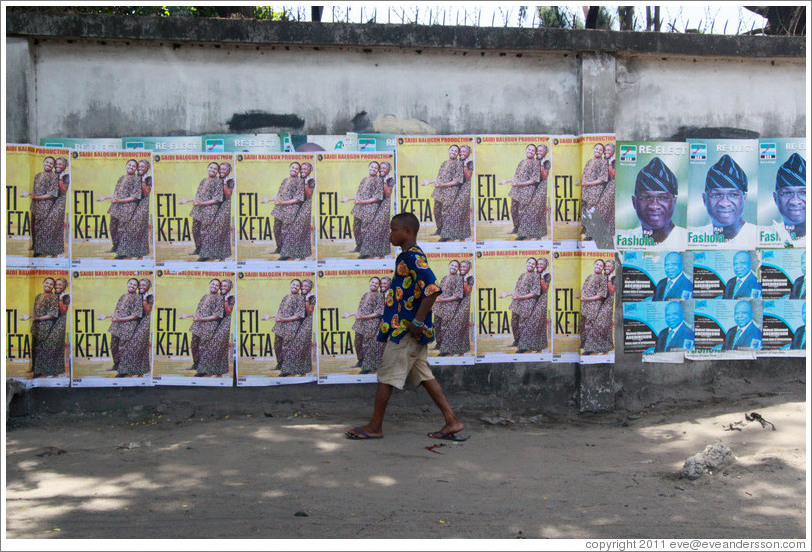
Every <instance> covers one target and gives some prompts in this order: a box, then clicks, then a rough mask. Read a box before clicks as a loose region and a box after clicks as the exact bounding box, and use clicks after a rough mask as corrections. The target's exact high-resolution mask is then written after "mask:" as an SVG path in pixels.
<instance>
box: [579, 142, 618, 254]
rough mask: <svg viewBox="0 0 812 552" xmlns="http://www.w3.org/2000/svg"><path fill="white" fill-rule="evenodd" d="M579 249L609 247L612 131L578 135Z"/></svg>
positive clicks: (612, 217)
mask: <svg viewBox="0 0 812 552" xmlns="http://www.w3.org/2000/svg"><path fill="white" fill-rule="evenodd" d="M580 138H581V167H583V169H582V171H581V241H580V243H579V244H578V247H579V248H581V249H587V250H594V249H612V248H613V247H614V245H613V244H614V242H613V239H612V238H613V234H614V226H615V167H616V164H615V135H614V134H584V135H582V136H581V137H580Z"/></svg>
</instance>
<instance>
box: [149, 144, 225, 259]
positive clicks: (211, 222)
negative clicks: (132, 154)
mask: <svg viewBox="0 0 812 552" xmlns="http://www.w3.org/2000/svg"><path fill="white" fill-rule="evenodd" d="M235 179H236V176H235V171H234V156H233V154H223V153H220V154H215V153H212V154H206V153H197V154H194V153H183V154H169V153H165V154H155V248H156V253H155V260H156V261H159V262H163V261H201V262H202V261H223V260H233V259H234V223H233V212H232V211H233V208H232V205H233V203H234V200H233V198H232V197H231V196H232V195H233V194H234V192H235V188H236V180H235Z"/></svg>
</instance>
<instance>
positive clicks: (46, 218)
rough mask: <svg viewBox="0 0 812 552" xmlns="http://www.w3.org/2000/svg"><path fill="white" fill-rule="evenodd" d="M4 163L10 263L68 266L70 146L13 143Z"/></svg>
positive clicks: (7, 253) (7, 149)
mask: <svg viewBox="0 0 812 552" xmlns="http://www.w3.org/2000/svg"><path fill="white" fill-rule="evenodd" d="M5 167H6V201H5V215H6V216H5V220H6V255H7V257H6V259H7V262H8V264H9V265H12V266H13V265H18V266H49V265H50V266H54V265H55V264H57V265H62V266H65V267H67V265H68V258H69V252H70V250H69V245H68V238H67V235H68V224H67V221H68V218H67V216H66V213H67V212H68V210H69V208H68V205H67V196H68V193H69V187H70V172H71V162H70V151H69V150H67V149H61V148H44V147H36V146H30V145H24V144H8V145H6V163H5Z"/></svg>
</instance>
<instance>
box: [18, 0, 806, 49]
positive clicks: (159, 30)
mask: <svg viewBox="0 0 812 552" xmlns="http://www.w3.org/2000/svg"><path fill="white" fill-rule="evenodd" d="M6 37H27V38H49V39H63V40H71V39H92V40H138V41H168V42H175V43H204V44H210V43H216V44H237V45H239V44H250V45H294V46H324V47H342V46H344V47H360V48H402V49H417V50H422V49H427V50H436V49H440V50H444V49H455V50H481V51H491V52H500V53H501V52H515V53H542V52H557V51H560V52H606V53H628V54H654V55H681V56H713V57H735V58H805V57H806V37H803V36H800V37H767V36H738V35H702V34H694V33H688V34H682V33H654V32H619V31H605V30H583V29H581V30H566V29H549V28H539V29H519V28H504V27H454V26H442V25H389V24H378V23H367V24H356V23H310V22H284V21H257V20H244V19H218V18H194V17H167V18H159V17H142V16H115V15H70V14H64V15H63V14H60V15H52V14H42V13H36V12H16V11H8V12H6Z"/></svg>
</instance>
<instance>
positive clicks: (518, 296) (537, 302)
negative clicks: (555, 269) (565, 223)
mask: <svg viewBox="0 0 812 552" xmlns="http://www.w3.org/2000/svg"><path fill="white" fill-rule="evenodd" d="M522 245H524V244H518V243H514V242H496V241H490V242H487V243H486V245H485V246H479V247H477V252H476V282H475V283H476V316H477V336H476V361H477V362H478V363H490V362H544V361H548V362H549V361H550V360H551V359H552V349H551V346H550V345H551V339H550V335H551V333H550V327H551V318H550V312H549V311H550V308H549V307H550V306H549V300H548V298H549V294H550V285H551V284H552V275H551V269H550V251H549V250H547V249H535V248H534V249H523V248H522ZM436 273H437V272H436V269H435V274H436ZM435 305H436V303H435ZM435 308H436V307H435Z"/></svg>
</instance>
